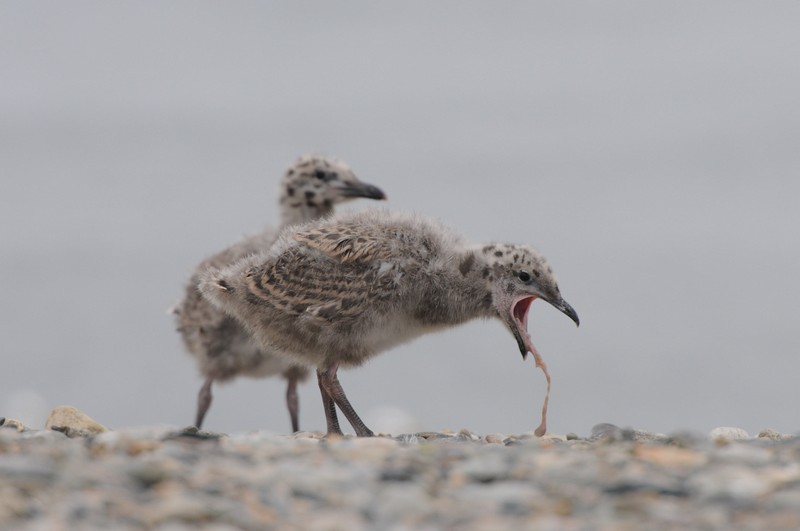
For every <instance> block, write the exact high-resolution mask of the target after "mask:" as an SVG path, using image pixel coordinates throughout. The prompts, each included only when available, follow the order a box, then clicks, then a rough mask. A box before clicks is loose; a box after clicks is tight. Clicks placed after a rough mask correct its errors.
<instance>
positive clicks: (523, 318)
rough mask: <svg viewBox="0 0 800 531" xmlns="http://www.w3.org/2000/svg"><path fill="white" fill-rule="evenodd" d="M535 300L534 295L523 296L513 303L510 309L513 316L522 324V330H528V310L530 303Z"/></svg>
mask: <svg viewBox="0 0 800 531" xmlns="http://www.w3.org/2000/svg"><path fill="white" fill-rule="evenodd" d="M535 300H536V297H525V298H524V299H520V300H518V301H517V302H516V303H515V304H514V309H513V310H512V311H513V313H514V318H515V319H516V320H517V321H519V322H520V323H521V324H522V328H523V329H524V331H527V330H528V310H529V309H530V307H531V303H532V302H533V301H535Z"/></svg>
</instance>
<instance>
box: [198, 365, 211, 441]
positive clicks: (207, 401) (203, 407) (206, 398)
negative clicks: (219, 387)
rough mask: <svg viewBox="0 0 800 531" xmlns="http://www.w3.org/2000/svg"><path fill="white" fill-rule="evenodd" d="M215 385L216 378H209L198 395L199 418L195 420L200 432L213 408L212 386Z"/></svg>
mask: <svg viewBox="0 0 800 531" xmlns="http://www.w3.org/2000/svg"><path fill="white" fill-rule="evenodd" d="M212 383H214V378H212V377H211V376H209V377H208V378H206V381H205V382H204V383H203V387H201V388H200V392H199V393H197V417H196V418H195V421H194V425H195V426H196V427H197V429H198V430H199V429H200V428H201V427H202V426H203V419H204V418H205V416H206V412H207V411H208V408H209V407H211V399H212V398H213V397H212V396H211V384H212Z"/></svg>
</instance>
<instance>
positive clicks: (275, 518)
mask: <svg viewBox="0 0 800 531" xmlns="http://www.w3.org/2000/svg"><path fill="white" fill-rule="evenodd" d="M52 418H53V417H52V416H51V419H52ZM75 419H77V420H76V424H75V425H74V426H65V425H63V424H65V422H62V423H61V424H62V425H55V424H56V423H54V422H51V421H50V420H49V421H48V428H47V429H43V430H38V429H30V428H26V427H24V426H22V425H21V424H20V423H17V422H15V421H13V420H10V419H8V420H6V419H2V420H3V421H4V422H3V424H2V426H1V427H0V529H3V530H6V529H8V530H12V529H13V530H24V529H31V530H33V529H35V530H62V529H63V530H70V529H81V530H84V529H125V530H127V529H131V530H134V529H137V530H138V529H164V530H167V529H168V530H182V529H214V530H234V529H245V530H257V529H296V530H336V529H341V530H362V529H363V530H367V529H380V530H412V529H413V530H417V529H423V530H424V529H431V530H434V529H490V530H502V529H552V530H572V529H574V530H583V529H600V530H627V529H631V530H634V529H753V530H768V529H787V530H788V529H800V438H798V437H795V436H792V435H788V434H781V433H778V432H775V431H773V430H764V431H762V432H761V433H759V434H758V435H753V436H751V435H749V434H747V433H746V432H744V431H743V430H741V429H736V428H717V429H715V430H713V431H712V432H710V433H708V434H702V435H701V434H689V433H680V434H671V435H664V434H657V433H648V432H643V431H637V430H634V429H623V428H619V427H617V426H614V425H611V424H598V425H597V426H595V427H594V428H593V429H592V430H591V432H590V433H587V434H583V435H581V434H568V435H565V436H560V435H546V436H544V437H536V436H535V435H534V434H533V433H523V434H516V435H510V434H477V433H472V432H470V431H469V430H461V431H459V432H423V433H413V434H400V435H388V434H382V435H380V436H377V437H372V438H355V437H352V436H344V437H328V438H325V437H323V435H322V434H321V433H315V432H300V433H296V434H292V435H278V434H273V433H265V432H258V431H256V432H250V433H235V434H220V433H212V432H198V431H197V430H196V429H193V428H186V429H182V428H176V427H167V426H159V427H146V428H130V429H118V430H107V429H106V428H105V427H104V426H102V425H99V424H92V423H91V422H93V421H91V419H88V417H83V419H84V420H83V421H82V420H81V419H82V417H81V416H80V414H79V412H78V413H77V414H74V415H72V416H70V417H68V420H75ZM86 419H88V421H89V424H86V423H85V422H87V421H86ZM81 422H84V423H83V424H81Z"/></svg>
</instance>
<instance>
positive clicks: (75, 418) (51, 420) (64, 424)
mask: <svg viewBox="0 0 800 531" xmlns="http://www.w3.org/2000/svg"><path fill="white" fill-rule="evenodd" d="M45 429H46V430H55V431H60V432H62V433H63V434H64V435H66V436H67V437H89V436H92V435H97V434H98V433H103V432H105V431H108V428H106V427H105V426H103V425H102V424H100V423H98V422H96V421H95V420H94V419H92V418H91V417H89V415H87V414H86V413H84V412H83V411H81V410H79V409H77V408H74V407H72V406H59V407H57V408H55V409H54V410H53V411H51V412H50V416H49V417H47V424H45Z"/></svg>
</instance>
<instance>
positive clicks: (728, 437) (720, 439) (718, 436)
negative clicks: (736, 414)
mask: <svg viewBox="0 0 800 531" xmlns="http://www.w3.org/2000/svg"><path fill="white" fill-rule="evenodd" d="M708 438H709V439H710V440H711V441H713V442H715V443H718V444H719V443H723V444H724V443H727V442H730V441H743V440H747V439H749V438H750V435H749V434H748V433H747V432H746V431H745V430H743V429H742V428H729V427H720V428H714V429H713V430H711V432H710V433H709V434H708Z"/></svg>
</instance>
